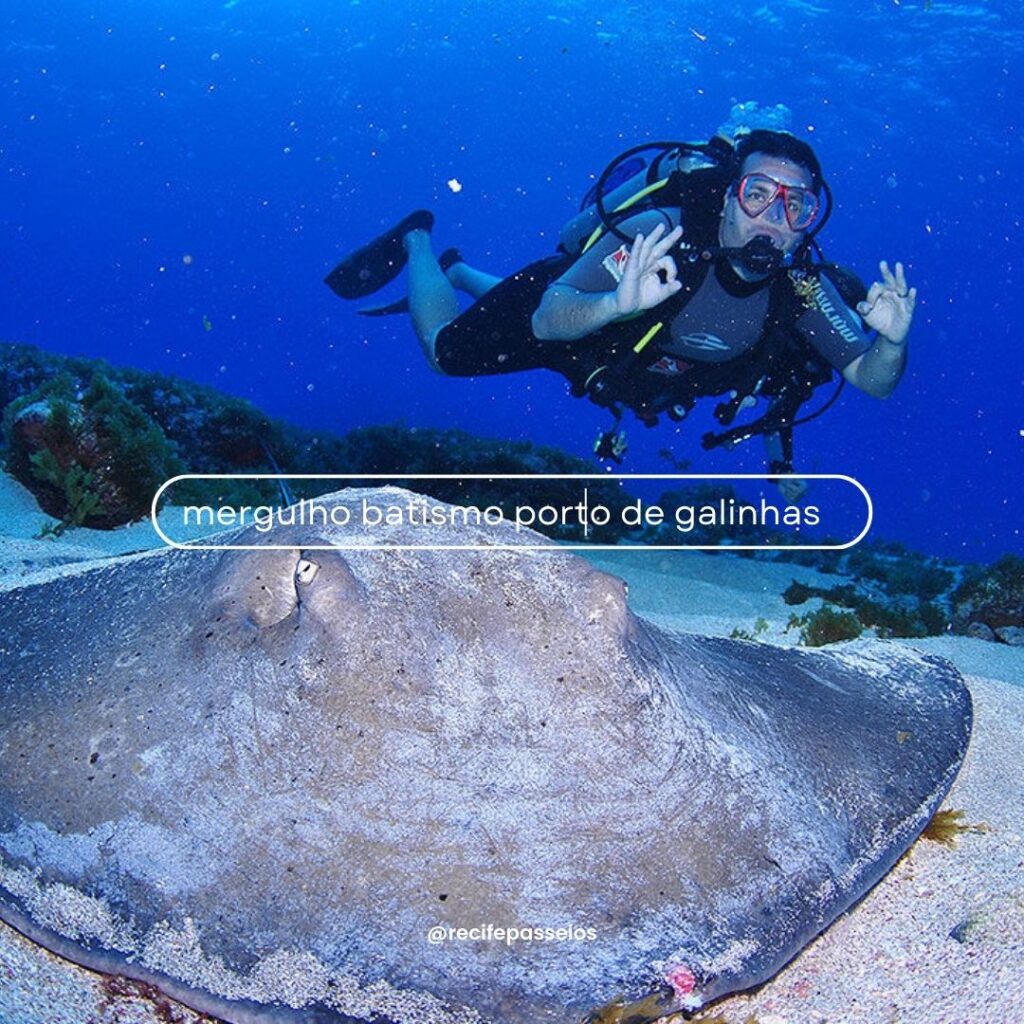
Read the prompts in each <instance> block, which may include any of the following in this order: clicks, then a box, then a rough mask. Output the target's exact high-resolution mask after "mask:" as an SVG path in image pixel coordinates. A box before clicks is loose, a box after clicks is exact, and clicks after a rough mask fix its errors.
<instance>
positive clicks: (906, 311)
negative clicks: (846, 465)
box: [325, 129, 917, 500]
mask: <svg viewBox="0 0 1024 1024" xmlns="http://www.w3.org/2000/svg"><path fill="white" fill-rule="evenodd" d="M646 148H651V147H636V149H634V150H629V151H627V152H626V153H624V154H622V156H621V157H619V158H618V159H617V160H616V161H614V162H613V164H611V165H609V167H608V168H607V169H606V170H605V173H604V174H603V175H602V176H601V179H600V180H599V181H598V183H597V185H596V186H595V188H594V189H593V190H592V193H591V196H590V197H588V200H585V203H584V209H583V210H582V211H581V213H580V214H579V215H578V216H577V217H576V218H574V219H573V220H572V221H570V222H569V224H567V225H566V226H565V228H564V229H563V231H562V234H561V242H560V246H559V248H560V250H561V252H560V253H559V254H557V255H554V256H550V257H547V258H545V259H542V260H539V261H537V262H535V263H531V264H530V265H529V266H527V267H525V268H523V269H522V270H520V271H519V272H518V273H516V274H513V275H512V276H510V277H508V278H505V279H501V278H497V277H494V276H493V275H490V274H486V273H484V272H482V271H480V270H477V269H476V268H473V267H470V266H469V265H467V264H466V263H465V261H464V260H462V258H461V256H460V254H459V253H458V251H457V250H454V249H450V250H448V251H446V252H445V253H443V254H442V256H441V258H440V260H439V259H437V258H436V257H435V256H434V253H433V249H432V246H431V230H432V228H433V216H432V215H431V214H430V212H429V211H426V210H418V211H416V212H415V213H413V214H410V215H409V216H408V217H406V218H405V219H404V220H403V221H401V222H400V223H399V224H398V225H396V226H395V227H394V228H393V229H391V230H390V231H388V232H386V233H385V234H383V235H381V236H380V237H379V238H377V239H375V240H374V241H372V242H371V243H369V244H368V245H366V246H364V247H363V248H361V249H359V250H357V251H356V252H354V253H352V254H351V255H350V256H349V257H347V258H346V259H345V260H344V261H342V263H340V264H339V265H338V266H337V267H336V268H335V269H334V270H333V271H332V272H331V273H330V274H329V275H328V276H327V278H326V279H325V280H326V283H327V284H328V285H329V286H330V287H331V288H332V289H333V290H334V291H335V292H336V293H337V294H339V295H340V296H342V297H343V298H347V299H355V298H361V297H363V296H365V295H369V294H371V293H372V292H374V291H376V290H377V289H379V288H381V287H383V286H384V285H385V284H387V283H388V282H389V281H391V280H393V279H394V278H395V277H396V276H397V275H398V273H399V272H400V271H401V270H402V268H403V267H404V266H406V264H408V298H407V299H402V300H400V301H398V302H395V303H391V304H389V305H386V306H381V307H377V308H371V309H365V310H360V312H362V313H364V314H367V315H381V314H385V313H394V312H408V313H409V315H410V316H411V318H412V323H413V327H414V329H415V332H416V335H417V337H418V338H419V341H420V344H421V346H422V348H423V352H424V355H425V356H426V358H427V360H428V362H429V363H430V365H431V366H432V367H433V368H434V369H436V370H438V371H439V372H441V373H444V374H450V375H455V376H476V375H482V374H497V373H513V372H518V371H520V370H531V369H539V368H546V369H550V370H555V371H556V372H559V373H561V374H563V375H564V376H565V377H566V379H567V380H568V381H569V384H570V386H571V390H572V393H573V394H574V395H576V396H578V397H582V396H587V397H589V398H590V399H591V400H593V401H595V402H597V403H598V404H599V405H602V406H604V407H607V408H608V409H610V410H611V412H612V414H613V415H614V417H615V420H614V425H613V427H612V429H610V430H608V431H605V432H603V433H602V434H601V435H599V438H598V442H597V444H596V445H595V452H596V453H597V454H598V455H599V456H600V457H602V458H610V459H613V460H615V461H621V460H622V455H623V452H624V449H625V437H624V433H623V432H622V431H621V430H620V429H619V426H620V422H621V418H622V415H623V411H624V410H625V409H629V410H631V411H632V412H633V413H634V414H635V415H636V416H637V417H638V418H639V419H640V420H641V422H643V423H644V424H645V425H647V426H654V425H656V424H657V422H658V417H659V416H661V415H666V416H668V417H669V418H670V419H672V420H675V421H680V420H682V419H684V418H685V417H686V416H687V414H688V413H689V412H690V410H691V409H692V408H693V407H694V405H695V404H696V403H697V401H698V399H700V398H702V397H706V396H725V400H724V401H722V402H721V403H720V404H719V405H718V406H717V407H716V409H715V416H716V418H717V419H718V421H719V422H720V423H721V424H722V425H723V426H724V427H726V429H725V430H722V431H720V432H718V433H715V432H710V433H707V434H705V435H704V437H703V438H702V444H703V446H704V447H705V448H714V447H717V446H719V445H722V444H734V443H738V442H740V441H744V440H747V439H748V438H750V437H754V436H757V435H761V436H763V437H764V439H765V444H766V450H767V454H768V464H769V471H770V472H771V473H776V474H785V473H792V471H793V469H792V433H793V428H794V427H796V426H798V425H800V424H801V423H804V422H807V420H809V419H812V418H814V417H815V416H817V415H819V414H820V413H821V412H824V410H825V408H827V407H829V406H830V405H831V404H832V403H833V402H834V401H835V399H836V398H837V397H838V394H839V391H840V390H841V389H842V386H843V383H844V382H845V381H849V382H850V383H851V384H853V385H854V386H855V387H857V388H859V389H860V390H862V391H864V392H866V393H867V394H869V395H872V396H874V397H877V398H885V397H887V396H888V395H889V394H891V393H892V391H893V390H894V389H895V387H896V385H897V384H898V383H899V380H900V377H901V376H902V374H903V370H904V366H905V363H906V341H907V334H908V332H909V329H910V323H911V319H912V316H913V311H914V304H915V300H916V297H917V293H916V289H913V288H908V286H907V281H906V277H905V274H904V269H903V266H902V264H901V263H897V264H896V265H895V267H894V269H893V270H890V268H889V266H888V264H887V263H886V262H884V261H883V262H882V263H881V264H880V270H881V277H882V280H881V281H877V282H875V283H874V284H872V286H871V287H870V288H869V289H865V287H864V286H863V284H862V283H861V282H860V281H859V280H858V279H857V278H856V276H855V275H853V274H852V273H851V272H850V271H848V270H845V269H843V268H841V267H839V266H837V265H835V264H832V263H827V262H824V261H823V260H822V258H821V250H820V248H819V247H818V245H817V242H816V241H815V236H816V235H817V234H818V232H820V230H821V228H822V227H823V226H824V223H825V221H826V220H827V219H828V215H829V213H830V212H831V205H832V204H831V194H830V192H829V189H828V186H827V184H826V183H825V181H824V179H823V177H822V172H821V166H820V164H819V162H818V159H817V157H816V156H815V154H814V151H813V150H812V149H811V147H810V146H809V145H807V143H805V142H803V141H802V140H800V139H797V138H796V137H795V136H793V135H790V134H789V133H787V132H780V131H770V130H765V129H758V130H754V131H751V132H748V133H746V134H743V135H741V136H740V137H739V139H738V141H737V142H736V143H735V144H733V143H732V142H731V141H729V140H728V139H725V138H723V137H721V136H715V138H714V139H712V140H711V141H710V142H709V143H706V144H692V143H659V144H654V148H657V149H658V150H659V153H658V156H657V157H656V158H655V159H654V160H652V161H651V162H650V163H649V164H647V165H646V166H644V167H643V168H642V169H641V170H640V171H639V172H638V173H636V174H634V175H633V176H632V177H629V179H628V180H626V181H625V182H623V183H622V184H619V185H618V186H617V187H615V188H614V189H612V190H611V191H608V192H607V195H606V194H605V192H606V190H607V189H608V188H609V181H612V182H614V180H615V178H616V176H618V177H619V178H621V177H622V169H623V167H625V168H626V169H627V170H630V171H632V170H634V169H635V166H636V165H635V163H634V162H633V161H635V160H636V158H637V153H638V152H639V151H642V150H644V149H646ZM591 198H592V199H593V201H592V202H589V200H590V199H591ZM823 200H824V202H823ZM815 256H817V259H815V258H814V257H815ZM456 289H459V290H461V291H465V292H467V293H468V294H469V295H471V296H472V297H473V298H475V299H476V302H475V303H474V304H473V305H472V306H471V307H470V308H468V309H467V310H465V311H464V312H460V309H459V304H458V300H457V297H456ZM866 328H869V329H871V330H873V331H875V332H877V337H875V338H874V339H872V338H871V337H869V335H868V333H867V331H866ZM834 370H835V371H838V373H839V374H840V376H841V380H840V383H839V387H838V388H837V389H836V392H835V393H834V394H833V395H832V397H831V398H830V399H829V400H828V402H826V403H825V405H824V406H822V407H821V408H820V409H819V410H818V411H817V412H815V413H813V414H810V415H807V416H804V417H802V418H801V417H800V416H799V415H798V413H799V409H800V406H801V405H802V404H803V403H804V402H805V401H806V400H807V399H808V398H809V397H810V396H811V394H812V392H813V391H814V389H815V388H816V387H817V386H819V385H821V384H824V383H826V382H828V381H830V380H831V379H832V376H833V371H834ZM761 401H764V402H765V403H767V409H766V411H765V412H764V413H763V414H762V415H761V416H759V417H757V418H756V419H753V420H751V421H748V422H745V423H734V421H735V420H736V418H737V416H738V414H739V413H741V412H742V411H743V410H746V409H749V408H753V407H755V406H756V405H757V404H758V403H759V402H761ZM779 485H780V488H781V489H782V490H783V493H784V494H785V496H786V497H787V498H788V499H789V500H796V498H798V497H799V495H800V493H802V491H803V487H804V484H803V481H799V480H796V479H789V480H783V481H779Z"/></svg>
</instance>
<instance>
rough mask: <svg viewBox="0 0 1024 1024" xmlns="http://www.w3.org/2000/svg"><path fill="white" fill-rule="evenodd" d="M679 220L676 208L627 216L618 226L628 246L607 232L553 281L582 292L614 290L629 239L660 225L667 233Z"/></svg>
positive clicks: (617, 284) (620, 273) (647, 232)
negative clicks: (627, 236)
mask: <svg viewBox="0 0 1024 1024" xmlns="http://www.w3.org/2000/svg"><path fill="white" fill-rule="evenodd" d="M678 223H679V214H678V211H677V210H665V211H661V210H646V211H645V212H643V213H639V214H637V215H636V216H635V217H630V218H629V219H628V220H625V221H623V222H622V223H621V224H620V225H619V230H620V231H622V232H623V233H624V234H626V235H629V237H630V242H629V244H628V245H627V243H625V242H623V241H622V239H621V238H619V237H618V236H617V235H615V234H612V232H610V231H609V232H607V233H606V234H605V235H603V236H602V237H601V238H599V239H598V240H597V241H596V242H595V243H594V244H593V245H592V246H591V247H590V248H589V249H588V250H587V251H586V252H585V253H584V254H583V255H582V256H580V258H579V259H578V260H577V261H576V262H575V263H574V264H573V265H572V266H571V267H570V268H569V269H568V270H567V271H566V272H565V273H564V274H563V275H562V276H561V277H560V278H558V280H557V281H556V282H554V283H555V284H565V285H570V286H571V287H573V288H578V289H579V290H580V291H581V292H613V291H615V289H616V288H617V287H618V286H619V281H620V280H621V279H622V266H623V263H624V261H625V259H626V254H627V253H628V251H629V248H630V246H631V245H632V239H634V238H635V237H636V236H637V234H638V233H640V232H643V234H644V235H649V234H650V233H651V232H652V231H653V230H654V229H655V227H657V226H658V225H659V224H663V225H664V226H665V230H666V232H668V231H671V230H672V228H674V227H675V226H676V224H678Z"/></svg>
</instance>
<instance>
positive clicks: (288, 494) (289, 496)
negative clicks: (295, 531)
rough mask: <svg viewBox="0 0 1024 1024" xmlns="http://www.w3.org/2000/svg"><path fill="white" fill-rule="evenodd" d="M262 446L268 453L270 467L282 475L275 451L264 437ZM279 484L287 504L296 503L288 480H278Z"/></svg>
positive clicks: (261, 442)
mask: <svg viewBox="0 0 1024 1024" xmlns="http://www.w3.org/2000/svg"><path fill="white" fill-rule="evenodd" d="M260 446H261V447H262V448H263V451H264V452H265V453H266V456H267V461H268V462H269V463H270V468H271V469H273V471H274V472H275V473H277V474H278V476H282V475H283V474H282V473H281V467H280V466H279V465H278V464H277V459H275V458H274V453H273V452H272V451H271V450H270V446H269V445H268V444H267V442H266V441H264V440H263V438H260ZM277 486H278V487H280V488H281V497H282V499H283V500H284V503H285V505H294V504H295V495H294V494H293V493H292V489H291V488H290V487H289V486H288V481H287V480H278V481H277Z"/></svg>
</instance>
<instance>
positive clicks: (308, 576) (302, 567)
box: [295, 558, 320, 586]
mask: <svg viewBox="0 0 1024 1024" xmlns="http://www.w3.org/2000/svg"><path fill="white" fill-rule="evenodd" d="M319 571H320V566H319V565H317V564H316V562H311V561H310V560H309V559H308V558H300V559H299V564H298V565H297V566H295V582H296V583H303V584H305V585H306V586H308V585H309V584H310V583H312V582H313V577H314V576H316V574H317V573H318V572H319Z"/></svg>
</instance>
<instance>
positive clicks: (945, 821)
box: [921, 810, 989, 847]
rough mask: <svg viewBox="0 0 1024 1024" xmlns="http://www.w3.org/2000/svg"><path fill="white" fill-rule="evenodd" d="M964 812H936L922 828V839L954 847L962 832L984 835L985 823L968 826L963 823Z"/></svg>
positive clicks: (986, 826)
mask: <svg viewBox="0 0 1024 1024" xmlns="http://www.w3.org/2000/svg"><path fill="white" fill-rule="evenodd" d="M964 814H965V812H964V811H961V810H955V811H954V810H944V811H936V812H935V815H934V816H933V817H932V820H931V821H929V822H928V824H927V825H925V827H924V831H923V832H922V833H921V838H922V839H929V840H931V841H932V842H933V843H941V844H942V845H943V846H949V847H954V846H956V841H957V839H959V838H960V836H961V835H962V834H963V833H964V832H975V833H979V834H982V833H985V832H988V831H989V827H988V825H987V824H986V823H985V822H983V821H982V822H978V823H976V824H973V825H969V824H967V823H965V822H964V821H963V818H964Z"/></svg>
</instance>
